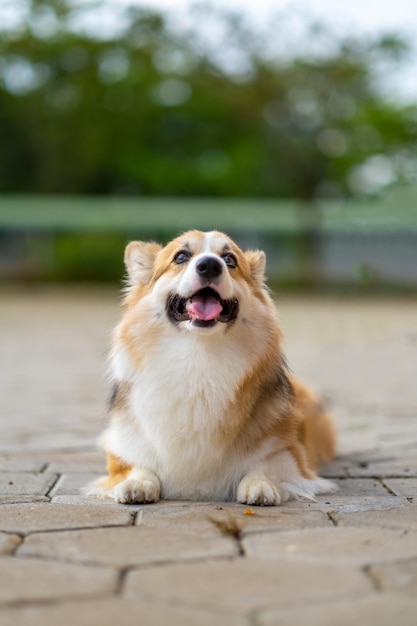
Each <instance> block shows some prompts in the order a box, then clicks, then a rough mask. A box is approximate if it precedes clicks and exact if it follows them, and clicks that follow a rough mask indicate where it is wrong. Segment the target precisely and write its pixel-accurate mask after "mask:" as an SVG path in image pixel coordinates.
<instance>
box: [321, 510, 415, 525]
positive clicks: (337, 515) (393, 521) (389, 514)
mask: <svg viewBox="0 0 417 626" xmlns="http://www.w3.org/2000/svg"><path fill="white" fill-rule="evenodd" d="M332 517H333V518H334V519H335V521H336V522H337V525H338V526H378V527H380V528H402V529H404V530H417V506H411V505H410V506H403V507H400V508H397V507H396V508H393V509H385V510H380V511H370V510H368V511H358V512H356V513H344V512H337V511H335V512H334V513H332Z"/></svg>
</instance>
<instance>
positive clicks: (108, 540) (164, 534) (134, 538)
mask: <svg viewBox="0 0 417 626" xmlns="http://www.w3.org/2000/svg"><path fill="white" fill-rule="evenodd" d="M18 554H19V556H20V555H26V556H28V555H31V556H41V557H46V558H52V557H53V558H56V559H63V560H66V561H73V562H82V563H95V564H98V563H100V564H103V565H113V566H116V567H125V566H127V565H144V564H148V563H163V562H169V561H183V560H190V559H202V558H214V557H231V556H235V555H236V554H237V547H236V545H235V542H234V541H233V540H232V539H231V538H229V537H227V536H223V535H221V534H220V533H219V534H218V535H217V536H215V537H212V536H204V535H202V536H201V535H199V534H197V533H196V534H193V533H189V532H188V530H187V529H185V530H184V531H183V532H179V531H175V532H174V531H172V532H169V531H168V530H166V529H155V528H141V527H132V526H131V527H125V528H95V529H91V530H80V531H63V532H59V533H37V534H34V535H30V536H29V537H27V539H26V540H25V542H24V543H23V544H22V545H21V546H20V547H19V549H18Z"/></svg>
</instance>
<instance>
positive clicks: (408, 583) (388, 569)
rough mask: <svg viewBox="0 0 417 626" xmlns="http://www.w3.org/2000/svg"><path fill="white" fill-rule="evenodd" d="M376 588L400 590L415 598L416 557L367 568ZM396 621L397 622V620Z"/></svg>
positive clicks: (416, 584)
mask: <svg viewBox="0 0 417 626" xmlns="http://www.w3.org/2000/svg"><path fill="white" fill-rule="evenodd" d="M369 574H370V575H371V576H372V578H373V579H374V581H375V582H376V585H377V587H378V589H381V590H382V591H396V590H398V591H402V592H405V593H408V594H409V595H410V597H412V598H413V599H414V600H416V590H417V559H411V560H408V561H401V562H398V563H388V564H387V565H377V566H373V567H370V568H369ZM397 623H400V622H398V620H397Z"/></svg>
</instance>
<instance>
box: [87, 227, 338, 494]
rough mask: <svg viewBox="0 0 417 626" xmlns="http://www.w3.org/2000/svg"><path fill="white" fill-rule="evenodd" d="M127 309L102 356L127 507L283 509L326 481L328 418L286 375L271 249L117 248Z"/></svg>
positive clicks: (207, 239) (209, 242) (202, 244)
mask: <svg viewBox="0 0 417 626" xmlns="http://www.w3.org/2000/svg"><path fill="white" fill-rule="evenodd" d="M125 264H126V268H127V274H128V278H127V281H128V282H127V286H126V292H125V298H124V303H123V304H124V312H123V315H122V318H121V321H120V323H119V324H118V326H117V327H116V329H115V331H114V335H113V343H112V350H111V354H110V362H111V374H110V375H111V379H112V383H113V392H112V395H111V399H110V411H109V413H110V420H109V425H108V428H107V430H106V431H105V432H104V434H103V436H102V438H101V445H102V446H103V447H104V450H105V451H106V453H107V461H108V463H107V469H108V475H107V476H105V477H103V478H100V479H99V480H98V481H96V483H95V484H94V487H93V489H92V490H90V492H89V493H94V494H96V495H99V496H110V497H112V498H114V499H115V500H116V501H118V502H122V503H151V502H157V501H158V500H159V499H160V498H164V499H170V500H205V501H233V500H237V501H238V502H240V503H245V504H248V505H266V506H272V505H279V504H280V503H283V502H285V501H286V500H288V499H290V498H299V497H303V498H309V499H312V498H314V496H315V495H316V494H320V493H326V492H329V491H333V490H334V485H333V484H332V483H331V482H330V481H328V480H326V479H324V478H320V477H318V476H317V474H316V468H317V465H318V464H319V463H320V462H322V461H328V460H329V459H331V458H332V456H333V454H334V450H335V431H334V426H333V423H332V419H331V417H330V416H329V415H328V414H327V413H326V412H325V411H324V410H323V409H322V407H321V405H320V402H319V401H318V399H317V398H316V397H315V396H314V395H313V393H312V392H311V391H310V390H309V389H308V388H306V387H305V386H303V385H302V384H301V383H300V382H299V381H298V380H296V379H295V378H294V377H293V376H292V375H291V374H290V373H289V370H288V367H287V365H286V361H285V358H284V355H283V351H282V331H281V328H280V324H279V322H278V318H277V314H276V310H275V306H274V303H273V301H272V299H271V296H270V295H269V291H268V289H267V287H266V286H265V283H264V280H265V278H264V269H265V254H264V253H263V252H261V251H246V252H243V251H242V250H241V249H240V248H239V247H238V246H237V245H236V243H235V242H234V241H232V239H230V238H229V237H228V236H227V235H225V234H224V233H221V232H217V231H213V232H200V231H196V230H194V231H189V232H186V233H185V234H183V235H181V236H179V237H178V238H176V239H174V240H173V241H171V242H170V243H168V245H166V246H165V247H162V246H160V245H159V244H156V243H145V242H139V241H134V242H131V243H129V244H128V246H127V248H126V251H125Z"/></svg>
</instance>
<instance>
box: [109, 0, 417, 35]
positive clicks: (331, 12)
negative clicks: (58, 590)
mask: <svg viewBox="0 0 417 626" xmlns="http://www.w3.org/2000/svg"><path fill="white" fill-rule="evenodd" d="M113 1H116V2H120V3H123V4H132V0H113ZM193 1H195V0H146V2H145V1H141V0H136V2H135V3H137V4H142V5H148V6H154V7H158V8H163V9H168V10H169V9H173V8H178V7H187V6H189V5H190V4H192V3H193ZM211 4H213V5H216V4H217V5H219V6H220V7H223V8H227V7H230V8H233V9H238V10H241V11H245V12H247V13H249V14H250V15H251V16H253V17H254V19H267V18H268V16H270V15H271V14H273V13H276V12H277V11H282V10H287V9H291V8H294V7H302V8H304V9H305V10H307V11H308V12H309V13H311V14H314V15H317V16H322V17H325V18H326V19H328V20H329V21H335V22H340V23H345V24H346V26H349V24H351V25H352V28H354V27H359V28H360V29H361V30H364V31H366V32H368V31H369V32H375V31H378V30H384V29H393V28H394V29H401V30H408V31H414V33H415V34H416V35H417V3H416V0H391V1H390V2H388V1H385V2H384V0H309V1H306V0H255V1H254V0H211Z"/></svg>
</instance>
